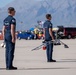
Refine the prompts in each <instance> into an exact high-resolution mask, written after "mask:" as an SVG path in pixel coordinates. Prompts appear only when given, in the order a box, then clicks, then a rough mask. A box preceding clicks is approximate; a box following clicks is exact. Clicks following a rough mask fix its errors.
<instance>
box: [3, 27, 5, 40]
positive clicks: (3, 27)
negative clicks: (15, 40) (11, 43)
mask: <svg viewBox="0 0 76 75" xmlns="http://www.w3.org/2000/svg"><path fill="white" fill-rule="evenodd" d="M2 34H3V39H4V36H5V26H3V29H2Z"/></svg>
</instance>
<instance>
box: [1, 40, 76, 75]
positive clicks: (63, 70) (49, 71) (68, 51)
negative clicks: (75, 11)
mask: <svg viewBox="0 0 76 75" xmlns="http://www.w3.org/2000/svg"><path fill="white" fill-rule="evenodd" d="M62 41H63V42H64V43H66V44H67V45H68V46H69V48H64V46H63V45H60V46H54V52H53V59H55V60H57V62H54V63H48V62H47V61H46V50H42V49H40V50H36V51H31V50H32V49H33V48H35V47H37V46H39V45H41V44H42V40H17V41H16V50H15V58H14V66H17V67H18V70H6V69H5V67H6V66H5V48H2V47H0V75H76V39H70V40H67V39H66V40H62ZM2 42H3V41H0V44H1V43H2Z"/></svg>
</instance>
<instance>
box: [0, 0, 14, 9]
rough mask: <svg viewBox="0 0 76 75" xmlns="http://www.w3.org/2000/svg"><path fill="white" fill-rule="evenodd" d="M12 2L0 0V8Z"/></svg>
mask: <svg viewBox="0 0 76 75" xmlns="http://www.w3.org/2000/svg"><path fill="white" fill-rule="evenodd" d="M12 1H13V0H0V8H2V7H4V6H5V5H7V4H8V3H10V2H12Z"/></svg>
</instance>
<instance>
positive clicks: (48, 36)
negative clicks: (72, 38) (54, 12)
mask: <svg viewBox="0 0 76 75" xmlns="http://www.w3.org/2000/svg"><path fill="white" fill-rule="evenodd" d="M46 19H47V20H46V22H45V23H44V25H43V27H44V37H45V41H46V46H47V50H46V53H47V62H56V60H53V59H52V55H53V54H52V53H53V43H49V42H50V41H52V40H54V36H53V32H52V23H51V21H50V20H51V19H52V16H51V14H47V15H46Z"/></svg>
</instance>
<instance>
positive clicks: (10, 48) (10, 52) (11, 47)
mask: <svg viewBox="0 0 76 75" xmlns="http://www.w3.org/2000/svg"><path fill="white" fill-rule="evenodd" d="M11 24H13V25H15V28H16V20H15V18H13V17H12V16H11V15H9V16H8V17H7V18H6V19H5V20H4V26H5V37H4V40H5V43H6V53H5V54H6V68H11V67H12V66H13V59H14V51H15V43H12V35H11Z"/></svg>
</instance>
